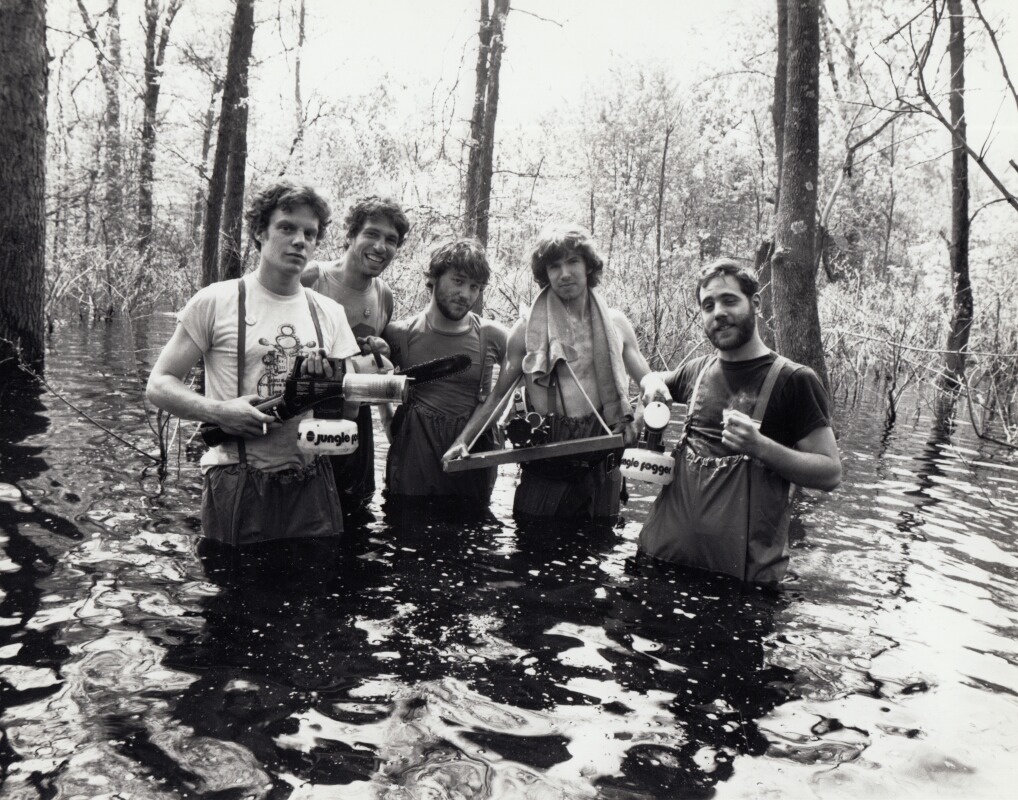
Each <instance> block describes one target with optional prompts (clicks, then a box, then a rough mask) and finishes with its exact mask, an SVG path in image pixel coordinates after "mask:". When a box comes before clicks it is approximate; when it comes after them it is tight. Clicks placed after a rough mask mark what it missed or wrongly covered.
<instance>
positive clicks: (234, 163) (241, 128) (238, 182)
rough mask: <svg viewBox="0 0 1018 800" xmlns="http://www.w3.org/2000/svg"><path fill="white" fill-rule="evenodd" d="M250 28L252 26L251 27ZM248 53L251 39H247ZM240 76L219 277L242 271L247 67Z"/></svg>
mask: <svg viewBox="0 0 1018 800" xmlns="http://www.w3.org/2000/svg"><path fill="white" fill-rule="evenodd" d="M252 31H253V28H252ZM247 49H248V53H249V54H250V52H251V42H250V41H248V45H247ZM246 63H247V62H246V61H245V68H244V73H243V75H242V76H241V87H240V101H239V103H238V105H237V112H236V119H235V121H234V126H233V136H232V137H230V158H229V167H228V169H227V170H226V198H225V200H224V203H223V228H222V230H223V235H222V245H223V249H222V253H221V256H220V259H219V275H220V277H221V278H222V280H230V279H231V278H239V277H240V274H241V262H242V258H241V248H240V245H241V240H242V238H243V232H244V173H245V170H246V169H247V96H248V91H247V67H246Z"/></svg>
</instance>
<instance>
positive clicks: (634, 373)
mask: <svg viewBox="0 0 1018 800" xmlns="http://www.w3.org/2000/svg"><path fill="white" fill-rule="evenodd" d="M603 269H604V262H603V261H602V260H601V257H600V256H599V255H598V254H597V251H596V250H595V249H594V245H593V242H592V241H591V238H590V234H589V233H588V232H587V231H586V230H585V229H584V228H582V227H579V226H568V227H567V226H557V227H550V228H547V229H545V230H544V231H543V232H542V233H541V236H540V237H539V239H538V241H537V243H536V244H535V246H534V249H533V252H532V253H531V270H532V271H533V273H534V280H536V281H537V284H538V285H539V286H540V287H541V292H540V294H538V296H537V298H536V299H535V300H534V303H533V305H532V306H531V308H530V313H529V315H528V316H527V318H526V319H521V320H520V321H519V322H517V323H516V325H515V326H514V327H513V329H512V330H511V331H510V333H509V343H508V352H507V354H506V362H505V364H504V365H503V367H502V371H501V373H500V374H499V378H498V382H497V384H496V386H495V390H494V392H493V393H492V394H491V396H490V397H489V398H488V400H486V401H485V402H484V403H482V404H481V405H480V406H479V407H478V408H477V410H476V411H475V412H474V414H473V416H472V417H471V418H470V421H469V422H468V423H467V425H466V427H465V428H464V429H463V432H462V433H461V434H460V435H459V436H458V437H457V439H456V441H455V442H453V444H452V446H451V447H450V448H449V450H448V451H447V452H446V454H445V455H444V456H443V460H444V461H449V460H452V459H454V458H461V457H463V456H465V455H466V454H467V452H468V450H467V448H468V445H469V444H470V442H471V441H473V438H474V436H475V435H476V433H477V431H478V430H479V429H480V427H481V426H482V425H483V424H484V423H485V421H486V420H488V419H489V418H490V417H491V415H492V414H493V412H494V411H495V407H496V405H498V403H499V402H500V401H501V400H503V399H505V398H506V395H507V394H508V393H509V391H510V389H511V388H512V387H513V385H514V384H515V383H516V381H517V380H518V379H519V377H520V375H521V374H522V375H524V376H525V379H526V390H527V400H528V403H529V405H530V406H531V408H532V409H533V410H534V411H536V412H537V413H538V414H540V415H542V416H544V417H545V418H546V419H548V420H550V425H549V438H548V440H547V441H549V442H564V441H569V440H572V439H585V438H588V437H592V436H598V435H602V434H605V430H604V425H603V424H602V421H603V422H604V423H605V424H607V426H608V427H609V428H610V429H611V431H612V432H613V433H622V434H623V436H624V439H625V444H626V446H628V445H631V444H633V443H635V441H636V425H635V423H634V421H633V410H632V406H631V405H630V403H629V380H630V378H632V379H633V380H634V381H636V382H637V383H639V382H640V380H641V379H642V378H643V376H644V375H646V374H647V373H648V372H650V367H649V366H648V364H647V360H646V359H645V358H644V357H643V354H642V353H641V352H640V348H639V345H638V344H637V341H636V332H635V331H634V330H633V325H632V323H630V321H629V320H628V319H627V318H626V316H625V314H623V313H622V312H620V311H618V310H616V309H613V308H608V306H607V305H605V303H604V301H603V300H602V299H601V297H600V295H599V294H598V292H597V291H596V289H595V287H596V286H597V285H598V283H599V282H600V280H601V272H602V270H603ZM522 470H523V474H522V477H521V479H520V484H519V486H518V487H517V489H516V497H515V500H514V502H513V512H514V513H515V514H516V515H517V516H519V517H523V518H526V517H559V518H577V517H579V518H588V519H610V518H613V517H617V516H618V514H619V506H620V502H621V492H622V474H621V472H620V469H619V463H618V459H617V457H616V454H615V453H614V452H604V451H602V452H597V453H594V454H591V455H583V456H572V457H558V458H550V459H545V460H543V461H532V462H528V463H525V464H523V465H522Z"/></svg>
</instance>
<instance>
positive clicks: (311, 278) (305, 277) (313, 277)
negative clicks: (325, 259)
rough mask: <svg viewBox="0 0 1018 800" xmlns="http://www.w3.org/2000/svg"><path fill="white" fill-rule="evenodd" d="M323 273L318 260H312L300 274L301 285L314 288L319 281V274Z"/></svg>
mask: <svg viewBox="0 0 1018 800" xmlns="http://www.w3.org/2000/svg"><path fill="white" fill-rule="evenodd" d="M321 274H322V269H321V267H319V266H318V262H317V261H312V262H311V263H310V264H308V265H307V266H306V267H304V271H303V272H301V274H300V284H301V286H307V287H308V288H309V289H314V288H315V284H316V283H317V282H318V278H319V276H320V275H321Z"/></svg>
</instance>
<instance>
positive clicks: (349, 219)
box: [343, 194, 410, 247]
mask: <svg viewBox="0 0 1018 800" xmlns="http://www.w3.org/2000/svg"><path fill="white" fill-rule="evenodd" d="M372 217H378V218H381V219H386V220H388V221H389V224H390V225H392V227H394V228H395V229H396V233H397V235H398V236H399V241H398V242H397V243H396V247H402V246H403V240H404V239H405V238H406V235H407V232H408V231H409V230H410V220H408V219H407V217H406V214H404V213H403V208H402V207H401V206H400V204H399V203H397V202H396V201H395V200H393V199H392V198H391V197H380V196H379V195H375V194H372V195H367V196H365V197H358V198H357V199H356V200H354V202H353V203H352V204H351V206H350V208H349V209H347V212H346V218H345V219H344V220H343V225H344V226H345V227H346V239H347V244H349V243H350V240H352V239H354V238H355V237H356V236H357V234H358V233H360V232H361V229H362V228H363V227H364V225H365V224H366V223H367V221H368V220H369V219H371V218H372Z"/></svg>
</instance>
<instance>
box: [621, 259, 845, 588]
mask: <svg viewBox="0 0 1018 800" xmlns="http://www.w3.org/2000/svg"><path fill="white" fill-rule="evenodd" d="M696 292H697V300H698V302H699V304H700V317H701V321H702V323H703V329H704V333H705V334H706V336H707V338H708V340H709V341H710V343H711V344H712V345H713V346H714V349H715V351H716V352H715V353H713V354H710V355H707V356H704V357H702V358H698V359H694V360H693V361H690V362H689V363H687V364H685V365H684V366H682V367H681V368H679V369H677V370H675V371H674V372H670V373H663V372H652V373H650V374H648V375H647V376H646V377H644V379H643V380H642V381H641V383H640V388H641V390H642V396H643V401H644V403H649V402H651V401H653V400H664V401H666V402H670V401H672V400H674V401H675V402H678V403H685V404H686V405H687V414H686V419H685V422H684V424H683V427H682V433H681V436H680V438H679V443H678V445H677V447H676V451H675V461H676V465H675V479H674V480H673V482H672V483H671V484H669V485H668V486H665V487H664V489H663V490H662V492H661V494H660V495H659V496H658V498H657V500H656V501H655V502H654V506H653V508H652V509H651V512H650V515H649V516H648V518H647V522H646V523H645V524H644V526H643V530H642V531H641V533H640V549H641V550H642V551H643V552H645V553H647V554H649V555H651V556H653V557H655V558H659V559H663V560H665V561H672V562H676V563H680V564H685V565H688V566H692V567H697V568H701V569H707V570H712V571H717V572H724V573H727V574H729V575H733V576H735V577H737V578H740V579H742V580H745V581H751V582H759V583H776V582H777V581H779V580H780V579H781V578H782V577H783V576H784V574H785V571H786V569H787V566H788V523H789V519H790V516H791V497H792V490H793V488H792V484H797V485H799V486H804V487H808V488H813V489H823V490H825V491H831V490H832V489H834V488H835V487H836V486H837V485H838V484H839V483H840V482H841V457H840V455H839V453H838V445H837V443H836V441H835V438H834V432H833V430H832V428H831V422H830V412H829V410H828V399H827V393H826V392H825V391H824V388H823V386H822V385H821V383H820V381H819V379H818V378H817V376H816V374H815V373H814V372H813V370H811V369H809V368H808V367H804V366H802V365H801V364H796V363H795V362H793V361H790V360H789V359H787V358H784V357H783V356H779V355H777V354H776V353H774V352H772V351H771V350H769V349H768V348H767V346H766V345H765V344H764V342H763V340H762V339H761V338H760V333H759V331H758V330H757V324H756V317H757V313H758V312H759V311H760V284H759V281H758V279H757V276H756V274H755V272H754V271H753V270H752V269H749V268H748V267H745V266H742V265H741V264H739V263H738V262H736V261H733V260H730V259H722V260H720V261H716V262H714V263H713V264H711V265H709V266H708V267H707V268H705V269H704V270H703V272H701V274H700V276H699V279H698V281H697V285H696Z"/></svg>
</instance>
